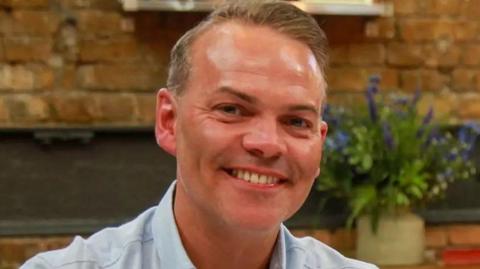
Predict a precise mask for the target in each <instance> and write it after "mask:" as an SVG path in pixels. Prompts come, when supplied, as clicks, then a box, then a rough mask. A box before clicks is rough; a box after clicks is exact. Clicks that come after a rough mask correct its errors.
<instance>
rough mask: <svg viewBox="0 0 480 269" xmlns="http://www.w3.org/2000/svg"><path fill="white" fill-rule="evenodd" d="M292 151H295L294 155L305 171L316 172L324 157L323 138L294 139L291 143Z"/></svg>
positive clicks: (308, 172) (307, 172)
mask: <svg viewBox="0 0 480 269" xmlns="http://www.w3.org/2000/svg"><path fill="white" fill-rule="evenodd" d="M290 145H291V146H290V152H294V153H293V154H292V155H293V156H292V157H293V158H294V161H295V162H296V163H298V164H299V166H300V167H301V169H302V172H303V173H306V174H315V173H316V172H317V169H318V167H319V165H320V160H321V158H322V143H321V139H315V140H309V141H304V142H299V141H298V140H297V141H293V142H292V143H290Z"/></svg>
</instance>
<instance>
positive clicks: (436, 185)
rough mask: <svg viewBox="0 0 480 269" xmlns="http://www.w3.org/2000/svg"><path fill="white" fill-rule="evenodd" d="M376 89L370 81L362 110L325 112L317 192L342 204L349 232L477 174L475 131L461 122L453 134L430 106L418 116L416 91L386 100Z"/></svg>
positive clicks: (373, 79) (478, 131)
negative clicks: (364, 219)
mask: <svg viewBox="0 0 480 269" xmlns="http://www.w3.org/2000/svg"><path fill="white" fill-rule="evenodd" d="M378 84H379V78H378V77H371V78H370V83H369V86H368V88H367V91H366V101H367V105H366V107H365V109H364V110H363V111H347V110H345V109H334V108H332V107H327V108H326V110H325V113H324V117H325V120H326V121H327V122H328V123H329V128H330V130H329V135H328V136H327V139H326V141H325V146H324V157H323V160H322V163H321V167H322V173H321V176H320V177H319V179H318V181H317V189H318V190H319V191H321V192H322V194H323V197H325V196H326V197H327V198H328V197H331V196H334V197H339V198H346V199H347V201H348V206H349V208H350V210H351V212H350V215H349V218H348V220H347V226H349V227H351V225H352V224H353V222H354V220H355V219H356V218H357V217H359V216H360V215H363V214H368V215H370V216H371V217H372V225H373V227H372V228H373V229H376V224H377V222H378V218H379V216H380V215H381V214H384V213H395V212H396V211H397V210H399V209H405V208H412V207H414V206H417V205H420V204H422V203H425V202H427V201H430V200H432V199H435V198H439V197H442V196H443V195H444V193H445V190H446V189H447V187H448V185H449V184H451V183H452V182H454V181H455V180H467V179H470V178H472V177H473V176H474V175H475V174H476V173H477V171H476V169H475V166H474V164H473V161H472V160H471V155H472V151H473V147H474V144H475V140H476V138H477V136H478V134H480V128H479V127H478V126H476V125H474V124H465V125H463V126H462V127H461V128H460V129H459V130H458V132H457V134H456V135H455V136H454V132H453V131H452V130H448V128H442V126H441V125H440V124H438V123H435V122H434V120H433V115H434V111H433V109H432V108H430V110H429V111H428V112H427V113H426V114H425V115H421V114H420V113H419V111H418V109H417V104H418V102H419V99H420V93H419V91H417V92H416V93H415V95H414V96H413V98H412V99H408V98H404V97H398V96H397V97H392V96H390V98H387V97H382V96H380V95H379V94H378V91H379V88H378Z"/></svg>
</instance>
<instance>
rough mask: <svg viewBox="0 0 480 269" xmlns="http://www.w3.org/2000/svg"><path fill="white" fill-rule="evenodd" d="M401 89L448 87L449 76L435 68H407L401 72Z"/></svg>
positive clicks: (434, 89)
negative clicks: (407, 69)
mask: <svg viewBox="0 0 480 269" xmlns="http://www.w3.org/2000/svg"><path fill="white" fill-rule="evenodd" d="M401 77H402V89H403V90H405V91H416V90H417V89H420V90H422V91H440V90H442V89H444V88H447V87H448V84H449V82H450V78H449V76H446V75H444V74H442V73H441V72H440V71H437V70H426V69H422V70H411V71H410V70H409V71H403V72H402V73H401Z"/></svg>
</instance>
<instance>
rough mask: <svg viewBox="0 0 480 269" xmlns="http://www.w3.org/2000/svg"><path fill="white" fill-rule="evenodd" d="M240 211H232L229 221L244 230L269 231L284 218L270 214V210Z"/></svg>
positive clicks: (275, 227) (276, 226)
mask: <svg viewBox="0 0 480 269" xmlns="http://www.w3.org/2000/svg"><path fill="white" fill-rule="evenodd" d="M242 211H243V210H236V211H235V212H233V213H234V215H233V217H232V218H230V221H229V222H230V223H231V224H232V225H234V226H237V227H238V228H240V229H242V230H245V231H247V230H250V231H258V232H260V231H271V230H272V229H277V228H278V227H279V226H280V223H282V221H283V220H284V218H283V217H281V216H280V215H275V214H272V213H271V211H270V212H263V211H258V210H257V211H253V212H252V211H251V210H250V211H243V212H242Z"/></svg>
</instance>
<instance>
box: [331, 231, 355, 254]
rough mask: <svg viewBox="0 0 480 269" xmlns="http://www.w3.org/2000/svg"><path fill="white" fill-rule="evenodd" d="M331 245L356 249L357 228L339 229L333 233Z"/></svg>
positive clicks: (340, 248) (336, 247)
mask: <svg viewBox="0 0 480 269" xmlns="http://www.w3.org/2000/svg"><path fill="white" fill-rule="evenodd" d="M331 237H332V240H331V241H332V243H331V246H332V247H334V248H335V249H338V250H352V249H355V244H356V233H355V230H348V229H337V230H335V231H334V232H333V233H332V236H331Z"/></svg>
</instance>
